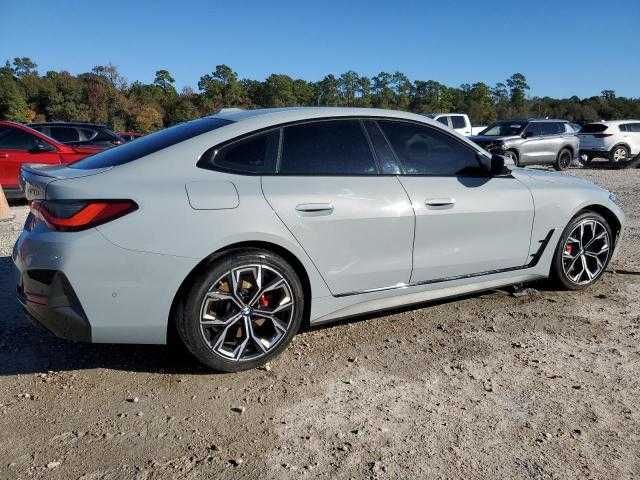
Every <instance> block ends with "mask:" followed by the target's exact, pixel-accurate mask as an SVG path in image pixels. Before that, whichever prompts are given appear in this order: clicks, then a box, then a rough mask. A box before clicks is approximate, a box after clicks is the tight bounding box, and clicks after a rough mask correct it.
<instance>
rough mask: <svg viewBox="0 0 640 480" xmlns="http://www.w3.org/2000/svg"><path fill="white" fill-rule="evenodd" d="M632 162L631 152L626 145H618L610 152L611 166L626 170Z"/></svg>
mask: <svg viewBox="0 0 640 480" xmlns="http://www.w3.org/2000/svg"><path fill="white" fill-rule="evenodd" d="M630 161H631V151H630V150H629V147H627V146H626V145H616V146H615V147H613V148H612V149H611V151H610V152H609V164H610V165H611V166H612V167H614V168H626V167H627V166H628V164H629V162H630Z"/></svg>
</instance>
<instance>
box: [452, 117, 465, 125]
mask: <svg viewBox="0 0 640 480" xmlns="http://www.w3.org/2000/svg"><path fill="white" fill-rule="evenodd" d="M451 123H452V124H453V128H464V127H465V126H466V124H465V121H464V117H463V116H462V115H453V116H452V117H451Z"/></svg>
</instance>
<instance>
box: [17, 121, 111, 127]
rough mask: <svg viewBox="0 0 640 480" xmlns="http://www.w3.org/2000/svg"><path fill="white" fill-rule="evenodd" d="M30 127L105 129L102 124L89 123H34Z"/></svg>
mask: <svg viewBox="0 0 640 480" xmlns="http://www.w3.org/2000/svg"><path fill="white" fill-rule="evenodd" d="M29 125H31V126H36V127H49V126H52V127H97V128H107V126H106V125H104V124H102V123H90V122H36V123H30V124H29Z"/></svg>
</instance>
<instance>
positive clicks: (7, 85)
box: [0, 67, 31, 122]
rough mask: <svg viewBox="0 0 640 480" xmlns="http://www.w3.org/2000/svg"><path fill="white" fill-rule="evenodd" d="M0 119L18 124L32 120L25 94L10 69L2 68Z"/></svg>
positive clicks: (0, 73)
mask: <svg viewBox="0 0 640 480" xmlns="http://www.w3.org/2000/svg"><path fill="white" fill-rule="evenodd" d="M0 118H5V119H7V120H14V121H16V122H28V121H30V120H31V118H30V114H29V106H28V105H27V100H26V98H25V95H24V92H23V91H22V89H21V88H20V85H19V84H18V82H17V81H16V80H15V79H14V78H13V72H12V71H11V69H8V68H6V67H5V68H0Z"/></svg>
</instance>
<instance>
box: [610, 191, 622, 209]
mask: <svg viewBox="0 0 640 480" xmlns="http://www.w3.org/2000/svg"><path fill="white" fill-rule="evenodd" d="M609 200H611V201H612V202H613V203H615V204H616V205H618V206H619V207H621V206H622V201H621V200H620V197H618V196H617V195H616V194H615V193H613V192H609Z"/></svg>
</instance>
